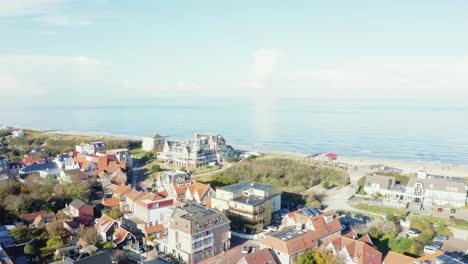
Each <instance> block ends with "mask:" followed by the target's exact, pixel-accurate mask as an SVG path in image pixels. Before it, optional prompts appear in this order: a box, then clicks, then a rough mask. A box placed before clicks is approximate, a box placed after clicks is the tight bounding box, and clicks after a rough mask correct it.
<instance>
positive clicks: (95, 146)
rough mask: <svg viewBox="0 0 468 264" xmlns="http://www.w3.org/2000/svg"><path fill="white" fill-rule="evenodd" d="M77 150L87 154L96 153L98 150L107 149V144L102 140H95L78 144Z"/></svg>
mask: <svg viewBox="0 0 468 264" xmlns="http://www.w3.org/2000/svg"><path fill="white" fill-rule="evenodd" d="M75 150H76V151H77V152H79V153H82V154H85V155H96V153H98V152H104V151H106V150H107V145H106V143H104V142H101V141H94V142H89V143H82V144H80V145H76V147H75Z"/></svg>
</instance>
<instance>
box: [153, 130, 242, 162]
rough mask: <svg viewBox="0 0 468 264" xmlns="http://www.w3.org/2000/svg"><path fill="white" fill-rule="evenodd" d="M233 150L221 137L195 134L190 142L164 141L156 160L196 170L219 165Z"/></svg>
mask: <svg viewBox="0 0 468 264" xmlns="http://www.w3.org/2000/svg"><path fill="white" fill-rule="evenodd" d="M232 153H233V149H232V147H231V146H229V145H227V144H226V140H225V139H224V138H223V137H222V136H221V135H213V134H195V135H194V137H193V139H191V140H166V141H165V142H164V147H163V151H162V152H161V153H160V154H159V155H158V160H160V161H163V162H166V163H174V164H176V165H178V166H184V167H188V168H198V167H201V166H205V165H208V164H210V163H220V162H222V161H223V160H224V159H225V158H227V157H229V156H230V155H232Z"/></svg>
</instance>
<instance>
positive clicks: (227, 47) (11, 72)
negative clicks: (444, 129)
mask: <svg viewBox="0 0 468 264" xmlns="http://www.w3.org/2000/svg"><path fill="white" fill-rule="evenodd" d="M467 12H468V1H465V0H445V1H440V0H433V1H431V0H421V1H416V0H413V1H408V0H401V1H395V0H392V1H390V0H388V1H385V0H380V1H375V0H368V1H359V0H353V1H349V0H342V1H312V0H308V1H272V0H268V1H254V0H249V1H219V0H216V1H175V0H172V1H155V0H149V1H123V0H121V1H110V0H109V1H106V0H89V1H87V0H79V1H71V0H70V1H67V0H0V36H1V38H0V92H1V94H2V97H3V96H8V97H9V98H11V100H10V102H15V101H18V102H20V98H21V97H24V96H30V97H33V98H34V99H35V100H36V99H49V100H50V99H53V100H54V99H71V100H82V101H86V100H89V101H96V100H113V99H121V98H135V99H139V98H154V97H159V96H173V95H189V96H191V95H201V96H205V95H210V96H230V95H236V96H263V95H269V96H294V97H361V96H372V97H375V96H397V97H414V96H422V97H454V98H455V97H458V98H459V97H464V96H468V15H467Z"/></svg>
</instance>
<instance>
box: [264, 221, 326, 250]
mask: <svg viewBox="0 0 468 264" xmlns="http://www.w3.org/2000/svg"><path fill="white" fill-rule="evenodd" d="M260 243H262V244H263V245H265V246H266V247H269V248H272V249H274V250H277V251H280V252H282V253H284V254H287V255H294V254H296V253H299V252H302V251H304V250H306V249H309V248H312V247H314V246H317V245H318V241H317V239H316V238H315V236H314V232H313V231H310V230H307V231H299V230H296V228H295V227H289V228H285V229H283V230H281V231H279V232H277V233H273V234H270V235H268V236H266V237H265V238H264V239H262V240H261V242H260Z"/></svg>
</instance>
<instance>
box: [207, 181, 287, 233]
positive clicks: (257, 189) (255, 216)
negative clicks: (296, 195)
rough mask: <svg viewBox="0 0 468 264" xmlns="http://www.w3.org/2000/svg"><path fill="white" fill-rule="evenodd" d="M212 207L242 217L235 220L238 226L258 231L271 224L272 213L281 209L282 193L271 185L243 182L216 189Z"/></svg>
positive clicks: (242, 228) (254, 231) (250, 230)
mask: <svg viewBox="0 0 468 264" xmlns="http://www.w3.org/2000/svg"><path fill="white" fill-rule="evenodd" d="M211 207H212V208H216V209H218V210H220V211H222V212H225V213H226V214H227V215H228V216H230V217H231V216H233V217H235V218H237V219H240V220H239V222H233V225H234V226H235V227H236V228H238V229H240V230H242V231H244V232H253V233H258V232H261V231H262V230H263V228H264V227H265V226H268V225H270V224H271V219H272V214H273V213H274V212H277V211H279V210H280V209H281V193H280V192H279V191H278V190H277V189H276V188H275V187H273V186H270V185H265V184H260V183H255V182H241V183H237V184H233V185H229V186H225V187H223V188H220V189H218V190H216V195H215V197H212V198H211Z"/></svg>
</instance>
